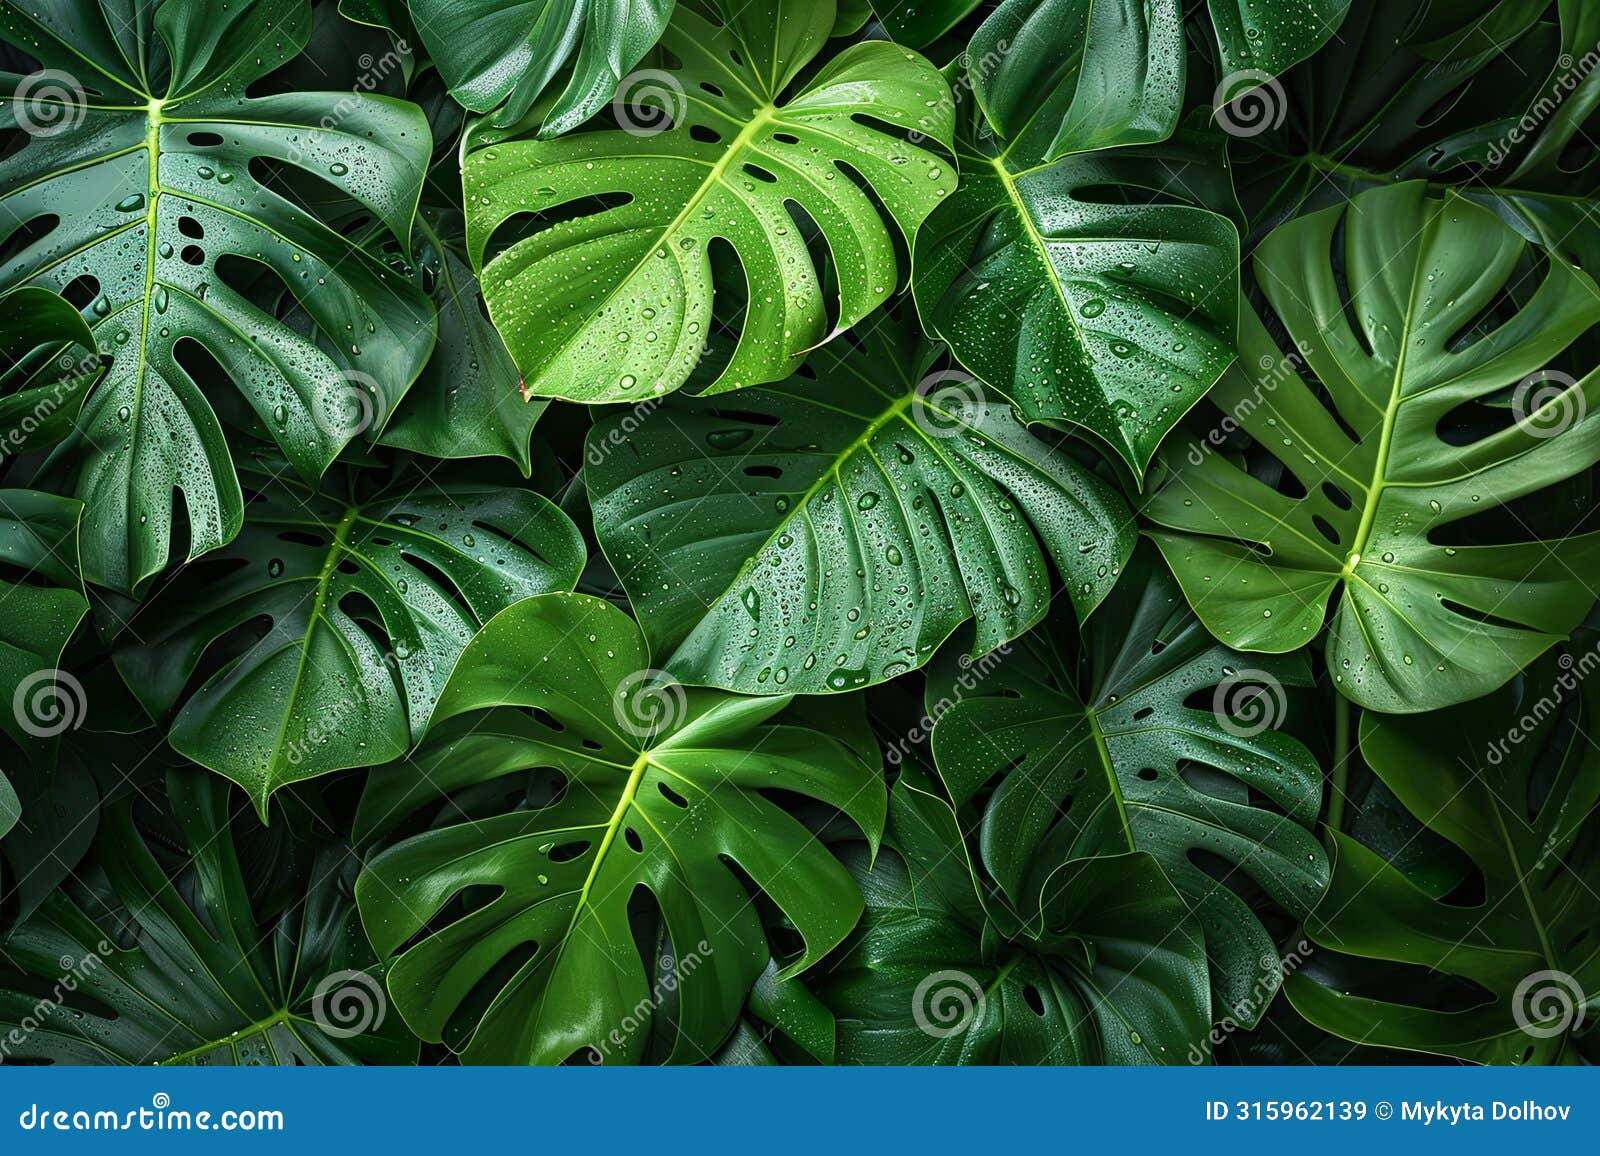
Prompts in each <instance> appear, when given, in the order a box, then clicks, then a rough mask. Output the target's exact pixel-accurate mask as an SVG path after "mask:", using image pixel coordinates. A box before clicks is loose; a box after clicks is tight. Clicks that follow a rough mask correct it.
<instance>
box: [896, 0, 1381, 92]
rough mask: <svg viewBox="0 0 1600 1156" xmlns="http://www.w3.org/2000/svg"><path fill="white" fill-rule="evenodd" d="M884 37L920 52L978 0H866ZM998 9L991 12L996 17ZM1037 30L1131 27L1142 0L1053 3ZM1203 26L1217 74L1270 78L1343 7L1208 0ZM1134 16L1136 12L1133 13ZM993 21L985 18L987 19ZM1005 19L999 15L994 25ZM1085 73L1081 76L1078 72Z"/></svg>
mask: <svg viewBox="0 0 1600 1156" xmlns="http://www.w3.org/2000/svg"><path fill="white" fill-rule="evenodd" d="M873 6H874V8H875V9H876V10H877V13H878V18H879V19H880V20H881V21H882V22H883V27H884V30H885V31H887V32H888V33H889V35H890V37H892V38H893V39H894V40H897V41H899V42H900V43H901V44H909V45H911V46H912V47H913V48H922V47H924V46H926V45H928V44H932V43H933V42H934V41H935V40H937V39H938V38H939V37H941V36H943V35H944V34H945V33H946V32H949V31H950V30H951V29H952V28H954V27H955V26H956V25H957V24H958V23H959V22H960V21H961V20H962V19H963V18H964V17H966V16H967V15H968V14H970V13H972V12H975V11H977V10H978V9H979V8H980V7H982V6H983V3H982V0H874V5H873ZM1005 7H1006V5H1004V4H1001V5H999V8H1000V10H1001V12H1002V13H1004V9H1005ZM1032 7H1033V9H1034V10H1035V11H1036V12H1037V13H1038V15H1037V16H1036V17H1035V18H1036V19H1037V20H1039V21H1040V22H1041V23H1044V22H1049V23H1052V24H1054V25H1055V26H1057V27H1072V26H1073V25H1074V24H1075V23H1077V22H1078V21H1081V20H1082V19H1083V18H1084V15H1085V14H1088V13H1090V10H1091V9H1094V8H1100V9H1102V10H1103V11H1102V13H1101V14H1100V18H1101V19H1104V20H1108V21H1120V22H1123V23H1124V24H1125V26H1127V27H1137V26H1138V21H1139V20H1140V19H1141V16H1142V15H1143V13H1148V12H1149V11H1150V10H1151V9H1152V8H1153V7H1155V5H1154V4H1152V3H1150V2H1149V0H1117V2H1113V3H1109V4H1108V3H1106V2H1105V0H1053V2H1046V3H1038V4H1035V5H1033V6H1032ZM1209 7H1210V12H1211V22H1212V24H1213V26H1214V27H1215V30H1216V35H1217V44H1218V46H1219V47H1220V49H1221V52H1222V66H1223V70H1224V71H1225V72H1229V73H1234V72H1242V71H1248V70H1255V71H1259V72H1261V73H1263V76H1262V79H1263V80H1265V79H1266V78H1267V75H1270V74H1273V73H1277V72H1279V71H1282V70H1283V69H1285V68H1287V67H1289V66H1290V65H1291V64H1294V63H1295V62H1296V61H1299V60H1303V59H1305V58H1306V57H1307V56H1310V55H1311V54H1312V53H1313V52H1315V51H1316V50H1317V49H1318V48H1320V47H1322V45H1323V44H1324V43H1326V42H1327V40H1328V39H1329V38H1330V37H1331V36H1332V35H1333V34H1334V33H1335V32H1337V31H1338V30H1339V24H1340V22H1341V21H1343V19H1344V16H1345V11H1346V10H1347V9H1348V8H1349V7H1350V0H1210V5H1209ZM1141 10H1142V12H1141ZM991 18H993V17H991ZM1007 18H1008V17H1007V16H1005V15H1003V14H1002V15H1001V16H1000V17H999V19H1001V20H1006V19H1007ZM1079 54H1082V55H1083V56H1085V57H1086V56H1087V55H1088V54H1087V52H1086V51H1085V47H1084V41H1083V40H1081V39H1072V40H1069V41H1068V42H1067V45H1066V49H1065V51H1063V52H1062V53H1061V54H1060V55H1059V56H1058V58H1057V60H1056V62H1055V63H1056V64H1057V65H1058V66H1059V67H1061V68H1062V70H1063V71H1066V70H1069V69H1083V68H1084V65H1083V63H1082V61H1081V59H1080V55H1079ZM1086 71H1087V70H1086Z"/></svg>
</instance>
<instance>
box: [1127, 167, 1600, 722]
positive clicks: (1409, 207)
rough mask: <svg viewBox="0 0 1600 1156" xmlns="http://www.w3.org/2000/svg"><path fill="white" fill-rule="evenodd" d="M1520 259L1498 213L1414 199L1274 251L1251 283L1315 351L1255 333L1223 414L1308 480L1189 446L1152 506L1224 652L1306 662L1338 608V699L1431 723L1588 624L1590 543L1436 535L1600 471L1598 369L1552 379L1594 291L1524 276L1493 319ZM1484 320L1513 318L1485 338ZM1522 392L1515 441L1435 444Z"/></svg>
mask: <svg viewBox="0 0 1600 1156" xmlns="http://www.w3.org/2000/svg"><path fill="white" fill-rule="evenodd" d="M1527 248H1528V246H1527V244H1526V243H1525V242H1524V241H1523V240H1522V238H1521V237H1520V236H1518V235H1517V234H1516V233H1515V232H1513V231H1512V230H1511V229H1510V228H1509V227H1508V226H1506V225H1505V224H1503V223H1502V222H1501V221H1500V220H1499V219H1498V218H1497V217H1496V216H1495V215H1494V214H1492V213H1491V212H1489V211H1488V210H1486V209H1484V208H1481V207H1479V206H1477V205H1474V204H1472V203H1470V202H1468V201H1466V200H1464V199H1463V198H1461V197H1459V196H1457V195H1455V194H1453V193H1446V194H1445V195H1444V196H1443V197H1433V196H1430V195H1429V194H1428V191H1427V186H1426V185H1424V184H1422V183H1421V182H1409V183H1406V184H1401V185H1396V186H1392V187H1389V188H1382V189H1374V190H1371V191H1369V192H1366V193H1363V194H1361V195H1360V196H1359V197H1357V198H1356V199H1355V200H1354V201H1353V202H1351V203H1350V204H1349V205H1348V206H1342V207H1339V208H1334V209H1328V210H1324V211H1322V212H1318V213H1314V214H1311V215H1309V216H1306V217H1302V218H1300V219H1299V220H1296V221H1294V222H1291V223H1290V224H1288V225H1284V226H1282V227H1281V228H1279V229H1278V230H1276V231H1275V232H1273V233H1272V235H1271V236H1269V237H1268V238H1267V240H1266V241H1264V242H1263V243H1262V245H1261V247H1260V250H1259V251H1258V253H1257V256H1256V275H1257V280H1258V281H1259V282H1260V284H1261V287H1262V290H1263V292H1264V293H1265V295H1266V299H1267V301H1268V302H1269V303H1270V305H1271V306H1272V308H1273V310H1274V311H1275V312H1276V314H1277V316H1278V318H1279V319H1280V320H1281V322H1282V323H1283V326H1284V328H1285V329H1286V330H1287V332H1288V335H1289V337H1290V339H1291V340H1292V341H1294V342H1296V343H1298V348H1299V350H1300V351H1301V352H1300V353H1298V354H1294V355H1290V356H1288V357H1286V356H1285V355H1284V354H1283V353H1282V352H1281V351H1280V350H1279V348H1278V346H1277V345H1276V344H1275V343H1274V341H1273V340H1272V339H1271V338H1270V337H1269V336H1268V333H1267V331H1266V329H1265V327H1264V326H1263V325H1262V324H1261V323H1260V322H1259V321H1257V320H1255V319H1254V318H1249V319H1247V322H1246V326H1245V331H1244V334H1243V338H1242V343H1241V348H1242V358H1241V361H1240V368H1239V369H1238V370H1237V371H1236V372H1234V373H1231V374H1230V375H1229V376H1228V377H1227V378H1226V379H1225V380H1224V382H1223V383H1222V384H1221V385H1220V386H1219V387H1218V389H1217V390H1216V391H1215V392H1214V393H1213V394H1212V400H1214V401H1215V402H1216V404H1217V405H1218V407H1219V408H1221V409H1222V410H1223V411H1224V412H1225V413H1227V414H1228V415H1230V417H1231V418H1232V420H1234V421H1236V422H1237V423H1238V425H1239V427H1240V428H1242V429H1243V430H1244V431H1245V432H1247V433H1248V434H1249V435H1250V436H1251V437H1252V438H1253V439H1255V441H1256V442H1257V443H1258V445H1259V446H1260V448H1261V449H1262V450H1263V451H1265V452H1266V453H1268V454H1271V455H1273V456H1274V457H1275V458H1276V459H1277V460H1278V461H1279V462H1281V464H1282V467H1283V470H1284V471H1285V474H1286V476H1288V477H1290V478H1291V479H1293V480H1294V481H1295V482H1297V485H1294V486H1290V485H1280V486H1277V487H1274V486H1272V485H1268V484H1267V483H1266V482H1265V481H1262V480H1259V479H1257V478H1256V477H1254V476H1252V475H1251V474H1248V473H1246V472H1245V471H1244V470H1243V469H1241V468H1239V467H1238V466H1237V465H1235V464H1234V463H1233V462H1232V461H1230V460H1227V459H1225V458H1224V457H1223V456H1222V455H1220V454H1217V453H1214V452H1211V449H1212V447H1211V446H1209V445H1206V444H1203V443H1197V444H1195V445H1194V446H1192V447H1190V449H1189V450H1188V452H1186V453H1183V454H1180V453H1178V452H1177V451H1176V450H1174V451H1173V453H1172V455H1171V463H1172V467H1173V469H1172V474H1171V476H1170V477H1169V479H1168V480H1167V481H1166V482H1165V483H1164V484H1163V485H1162V486H1161V488H1160V490H1159V492H1158V493H1156V494H1155V495H1154V496H1153V498H1152V499H1151V501H1150V502H1149V504H1148V506H1147V512H1148V513H1149V515H1150V517H1151V518H1152V519H1153V520H1154V521H1156V522H1157V523H1158V524H1160V525H1161V526H1163V527H1167V528H1168V529H1167V530H1165V531H1162V532H1158V533H1156V534H1155V539H1156V541H1157V542H1158V543H1159V544H1160V546H1161V549H1162V552H1163V553H1164V554H1165V555H1166V557H1167V560H1168V562H1169V563H1170V564H1171V565H1172V568H1173V571H1174V572H1175V573H1176V574H1177V577H1178V581H1179V582H1180V583H1182V585H1183V589H1184V594H1185V595H1186V596H1187V597H1188V599H1189V601H1190V602H1191V603H1192V604H1193V606H1194V608H1195V611H1196V613H1197V614H1198V615H1199V616H1200V620H1201V621H1202V622H1204V623H1205V624H1206V626H1207V628H1208V629H1210V630H1211V632H1212V633H1213V634H1215V635H1216V636H1217V637H1218V638H1220V639H1222V641H1224V642H1225V643H1227V644H1229V645H1230V646H1234V647H1236V648H1238V649H1241V650H1253V651H1267V652H1274V653H1276V652H1286V651H1290V650H1295V649H1297V648H1299V647H1301V646H1303V645H1305V644H1306V643H1307V642H1308V641H1310V640H1311V638H1312V637H1314V636H1315V635H1316V634H1317V633H1318V632H1319V631H1320V630H1321V628H1322V625H1323V620H1324V618H1325V617H1326V615H1327V612H1328V606H1329V603H1330V602H1335V603H1336V608H1335V610H1334V613H1333V622H1332V627H1331V632H1330V634H1329V638H1328V646H1327V662H1328V669H1329V670H1330V672H1331V673H1332V676H1333V679H1334V681H1335V683H1336V684H1337V685H1338V687H1339V689H1340V690H1341V691H1342V692H1343V693H1344V694H1345V695H1346V696H1347V697H1349V698H1350V699H1352V700H1353V701H1355V702H1357V703H1359V704H1361V705H1362V706H1367V707H1371V708H1374V709H1377V710H1383V711H1421V710H1429V709H1433V708H1436V707H1441V706H1448V705H1451V704H1454V703H1458V702H1463V701H1465V700H1467V699H1470V698H1475V697H1478V696H1480V695H1483V694H1486V693H1488V692H1489V691H1491V690H1493V689H1495V688H1496V687H1498V686H1500V685H1501V684H1502V683H1504V682H1505V681H1506V680H1507V679H1509V678H1510V677H1511V676H1512V675H1513V674H1515V673H1516V672H1517V671H1518V670H1520V669H1521V668H1522V667H1524V666H1525V665H1526V664H1527V663H1529V662H1531V661H1532V660H1533V659H1534V658H1535V657H1536V656H1538V655H1539V654H1540V653H1541V652H1542V651H1544V650H1545V649H1546V648H1547V647H1549V646H1550V645H1551V644H1552V643H1553V642H1555V641H1556V640H1557V639H1558V638H1560V637H1561V636H1563V635H1564V634H1565V633H1566V632H1567V631H1569V630H1571V629H1572V628H1573V627H1574V626H1576V625H1577V624H1578V622H1579V621H1580V620H1581V618H1582V617H1583V615H1584V613H1585V611H1587V610H1588V608H1589V606H1590V605H1591V604H1592V602H1593V601H1594V593H1593V591H1592V590H1590V589H1589V588H1588V586H1587V585H1586V584H1585V579H1584V576H1585V575H1587V574H1589V573H1592V572H1593V570H1594V567H1595V565H1596V564H1597V563H1600V536H1597V535H1595V534H1584V535H1578V536H1574V537H1570V538H1567V539H1565V540H1562V541H1557V542H1544V541H1538V540H1532V541H1529V540H1515V541H1496V542H1492V543H1490V544H1472V545H1465V544H1463V545H1456V544H1451V543H1450V541H1449V540H1448V539H1447V540H1446V541H1440V540H1439V539H1440V537H1441V536H1442V535H1443V534H1445V533H1446V532H1459V531H1458V530H1456V527H1455V524H1456V523H1460V522H1462V521H1463V520H1464V519H1468V518H1470V517H1471V516H1472V515H1474V514H1480V513H1482V512H1483V511H1485V510H1495V509H1497V508H1498V507H1501V506H1504V505H1506V504H1507V503H1510V502H1513V501H1514V500H1516V499H1518V498H1521V497H1522V496H1524V495H1526V494H1530V493H1533V492H1535V491H1537V490H1540V489H1542V488H1543V487H1545V486H1547V485H1550V484H1551V483H1554V482H1557V481H1560V480H1562V479H1565V478H1568V477H1571V476H1572V475H1574V474H1576V473H1578V472H1580V471H1582V470H1584V469H1586V468H1588V467H1589V466H1591V465H1593V464H1594V463H1595V461H1596V460H1600V374H1592V375H1590V376H1589V377H1587V378H1585V379H1584V380H1583V381H1582V382H1579V383H1576V384H1573V385H1570V386H1568V387H1565V388H1562V387H1561V385H1560V384H1559V383H1560V381H1561V380H1562V379H1561V378H1559V377H1557V378H1555V379H1547V378H1545V377H1544V376H1543V375H1544V374H1545V372H1546V369H1545V367H1546V366H1548V365H1549V364H1550V362H1551V360H1552V359H1553V358H1555V357H1557V356H1558V355H1559V354H1560V353H1561V352H1562V350H1563V349H1564V348H1565V347H1566V346H1567V345H1568V344H1569V343H1570V342H1572V341H1573V340H1574V339H1575V338H1576V337H1577V336H1578V335H1579V334H1581V333H1583V332H1584V331H1585V330H1586V329H1588V328H1589V327H1590V326H1591V325H1593V324H1594V323H1595V322H1596V321H1597V320H1600V292H1597V290H1596V287H1595V283H1594V281H1593V280H1592V279H1591V278H1590V277H1589V276H1588V275H1587V274H1585V273H1583V272H1580V271H1579V270H1577V269H1575V268H1573V267H1572V266H1570V265H1568V264H1567V263H1566V262H1564V261H1560V260H1555V261H1551V262H1550V263H1549V264H1548V267H1547V268H1545V269H1543V270H1542V271H1540V270H1537V269H1535V270H1534V271H1533V275H1532V276H1529V277H1526V278H1525V279H1526V281H1527V284H1526V285H1525V286H1524V288H1523V293H1522V296H1523V300H1522V301H1521V303H1520V304H1516V303H1502V302H1500V300H1499V295H1500V294H1501V293H1502V291H1503V290H1505V289H1506V288H1507V286H1508V284H1510V282H1511V281H1512V280H1513V278H1519V277H1522V274H1521V273H1519V270H1520V269H1521V266H1520V265H1519V261H1520V260H1522V259H1523V258H1524V257H1525V255H1526V250H1527ZM1491 305H1495V306H1496V307H1497V308H1498V309H1499V310H1500V311H1499V312H1498V313H1491V314H1489V315H1487V319H1485V320H1482V321H1481V323H1475V322H1479V314H1480V312H1481V311H1484V310H1486V309H1488V308H1489V307H1490V306H1491ZM1302 357H1303V361H1302V360H1301V359H1302ZM1302 365H1303V366H1304V367H1305V368H1307V369H1309V371H1310V372H1311V373H1313V374H1315V377H1316V380H1317V382H1319V383H1320V385H1321V387H1322V388H1323V389H1324V390H1325V391H1326V394H1327V396H1328V397H1330V398H1331V403H1332V412H1330V409H1329V406H1328V405H1327V404H1326V403H1324V401H1323V400H1321V398H1320V397H1319V395H1318V393H1317V392H1315V391H1314V390H1313V388H1312V386H1311V385H1309V384H1307V382H1306V381H1305V380H1303V378H1302V376H1301V367H1302ZM1257 370H1259V372H1257ZM1566 380H1570V379H1566ZM1519 383H1520V384H1519ZM1512 387H1516V388H1515V389H1514V390H1513V391H1512V394H1511V397H1510V402H1511V405H1510V407H1509V412H1510V413H1511V414H1512V415H1513V416H1514V417H1515V419H1516V420H1515V422H1514V423H1513V424H1510V425H1509V426H1508V427H1507V428H1503V429H1500V430H1499V431H1498V432H1493V433H1490V434H1487V435H1486V436H1482V437H1481V438H1479V439H1478V440H1475V441H1470V442H1468V443H1467V444H1459V440H1457V441H1446V440H1445V439H1444V437H1443V436H1441V431H1440V427H1441V425H1442V423H1444V422H1445V419H1446V418H1447V417H1448V416H1449V415H1451V414H1452V413H1453V412H1455V411H1457V410H1458V409H1460V408H1461V407H1463V406H1466V405H1467V404H1468V403H1472V402H1477V401H1480V400H1483V399H1493V398H1496V397H1499V398H1504V397H1505V396H1506V391H1507V390H1509V389H1511V388H1512ZM1302 494H1303V496H1302Z"/></svg>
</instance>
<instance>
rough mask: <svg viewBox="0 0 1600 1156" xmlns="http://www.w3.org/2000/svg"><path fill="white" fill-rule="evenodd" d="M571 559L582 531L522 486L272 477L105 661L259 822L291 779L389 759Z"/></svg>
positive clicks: (572, 573) (565, 571)
mask: <svg viewBox="0 0 1600 1156" xmlns="http://www.w3.org/2000/svg"><path fill="white" fill-rule="evenodd" d="M583 558H584V550H583V542H582V539H581V538H580V537H579V534H578V531H577V528H576V527H575V526H573V525H572V523H571V522H570V521H569V520H568V519H567V517H566V515H564V514H563V513H561V511H560V510H559V509H557V508H556V507H555V506H554V505H553V504H551V503H550V502H549V501H548V500H547V499H546V498H544V497H542V496H541V495H539V494H536V493H534V492H532V491H531V490H526V489H518V488H509V487H504V486H499V485H491V484H480V483H466V482H458V483H452V482H448V481H446V482H443V483H429V484H427V485H420V486H396V487H395V489H394V490H391V491H388V492H385V493H380V494H378V495H376V496H372V497H370V498H366V499H360V500H358V499H357V498H355V497H351V498H350V499H349V500H340V499H338V498H335V497H332V496H327V495H321V494H310V493H305V492H301V491H300V490H298V489H297V488H296V487H294V486H292V485H286V484H282V483H277V484H268V485H267V486H266V487H265V488H264V489H263V491H262V492H261V493H260V494H259V496H258V497H257V498H256V499H255V500H254V501H252V502H251V504H250V506H249V508H248V511H247V516H246V519H245V527H244V530H243V531H242V532H241V533H240V534H239V536H238V538H236V539H235V540H234V541H233V542H232V543H231V544H230V545H229V546H228V547H227V548H226V549H225V550H223V551H220V552H219V553H218V554H217V555H216V557H215V558H214V559H211V560H210V563H209V564H202V565H201V566H198V567H194V568H191V569H190V570H189V571H188V572H186V573H185V574H183V575H181V576H180V577H179V578H178V579H177V580H176V581H175V582H173V583H172V584H170V585H169V586H168V587H167V588H166V589H164V590H163V591H161V592H160V593H159V594H158V595H157V596H156V597H154V598H153V599H152V600H150V601H149V602H148V603H147V604H146V605H145V606H144V607H143V608H141V611H140V613H139V615H138V616H136V617H135V618H134V619H133V620H132V622H131V623H130V624H129V629H128V632H127V637H128V641H127V642H126V643H125V644H124V645H122V646H120V647H119V648H118V650H117V652H116V659H117V665H118V667H119V669H120V670H121V671H122V674H123V677H124V678H125V679H126V680H127V683H128V685H129V686H130V687H131V688H132V689H133V690H134V692H135V693H136V694H137V695H138V696H139V697H140V699H141V701H143V703H144V704H145V706H146V708H147V709H148V710H149V711H150V713H151V714H152V716H153V717H155V718H158V719H159V718H164V717H166V716H167V715H168V713H169V712H171V711H172V710H173V709H174V708H180V709H178V710H177V714H176V716H175V717H173V718H172V722H171V732H170V735H169V738H170V740H171V742H172V745H173V747H174V748H176V749H177V750H178V751H179V752H180V753H182V754H184V755H185V756H187V757H189V758H191V759H193V760H194V761H195V762H197V763H200V764H201V765H203V766H207V767H210V768H211V769H212V770H214V771H217V772H219V773H221V774H224V775H226V776H228V777H229V778H230V779H232V780H234V781H235V782H237V783H238V784H240V785H241V786H242V787H244V788H245V789H246V790H247V791H248V792H249V794H250V797H251V799H252V800H253V801H254V802H255V804H256V807H257V809H258V810H259V811H260V813H261V814H262V816H263V818H264V817H265V816H266V813H267V800H268V798H269V797H270V796H271V794H272V792H273V791H275V790H277V789H278V788H279V787H281V786H283V785H284V784H286V783H293V782H299V781H301V780H304V779H309V778H314V777H315V776H317V775H324V774H327V773H328V772H330V771H335V770H340V769H342V768H345V767H365V766H374V765H376V764H378V763H383V762H387V761H389V760H390V759H394V758H397V757H398V756H399V755H400V754H402V753H403V752H404V751H405V750H406V749H407V748H408V747H410V746H411V745H413V743H415V742H416V740H417V739H419V738H421V736H422V732H423V729H424V728H425V727H426V726H427V722H428V716H429V713H430V712H431V711H432V709H433V705H434V703H435V702H436V701H437V700H438V697H439V692H440V690H441V689H442V688H443V686H444V682H445V679H446V677H447V676H448V675H449V673H450V669H451V667H452V665H454V663H455V660H456V658H457V657H458V656H459V655H460V653H461V650H462V648H463V647H464V646H466V644H467V642H468V640H469V639H471V638H472V636H473V634H474V633H475V632H476V631H477V629H478V627H479V625H480V624H481V623H483V622H486V621H488V620H489V619H490V618H491V617H492V616H493V615H494V614H495V613H496V612H498V611H500V610H502V609H504V608H505V607H507V606H509V605H511V604H512V603H513V602H516V601H517V600H518V599H520V598H526V597H529V596H530V595H534V594H542V593H545V592H546V591H550V590H559V589H567V588H570V587H571V586H572V585H573V584H574V583H575V582H576V581H577V578H578V574H579V572H580V571H581V570H582V568H583ZM197 673H198V674H203V678H204V680H203V681H200V678H199V677H197ZM197 682H198V683H199V685H194V684H195V683H197Z"/></svg>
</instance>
